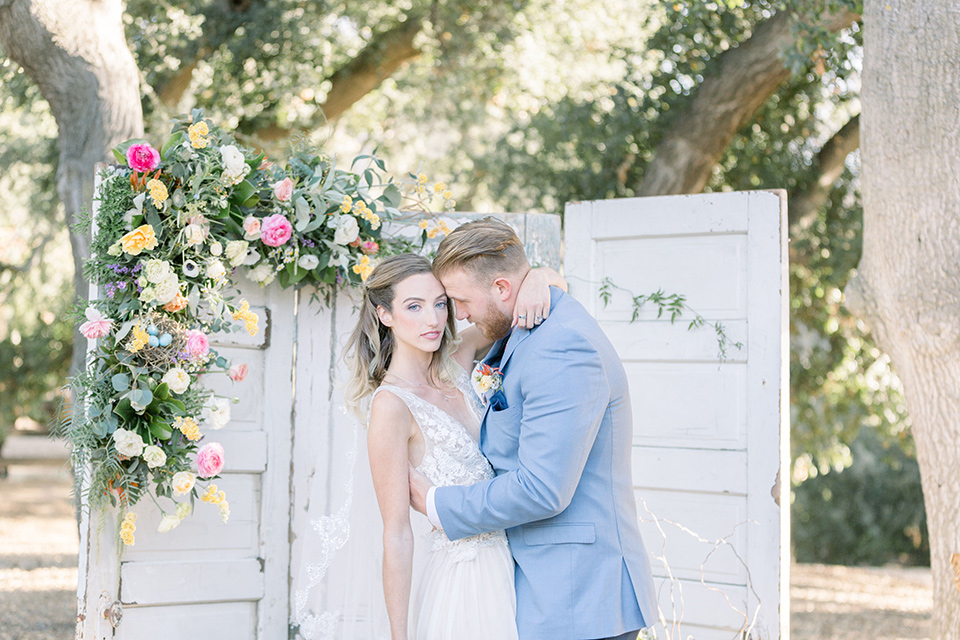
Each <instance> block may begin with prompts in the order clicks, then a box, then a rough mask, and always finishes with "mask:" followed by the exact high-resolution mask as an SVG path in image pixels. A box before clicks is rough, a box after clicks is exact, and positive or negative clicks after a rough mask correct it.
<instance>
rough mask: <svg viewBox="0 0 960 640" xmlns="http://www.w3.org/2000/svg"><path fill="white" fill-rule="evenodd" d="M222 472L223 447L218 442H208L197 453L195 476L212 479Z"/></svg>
mask: <svg viewBox="0 0 960 640" xmlns="http://www.w3.org/2000/svg"><path fill="white" fill-rule="evenodd" d="M222 470H223V447H222V446H221V445H220V443H219V442H208V443H207V444H205V445H203V446H202V447H200V450H199V451H197V475H198V476H200V477H201V478H212V477H213V476H215V475H218V474H219V473H220V472H221V471H222Z"/></svg>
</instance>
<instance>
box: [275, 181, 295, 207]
mask: <svg viewBox="0 0 960 640" xmlns="http://www.w3.org/2000/svg"><path fill="white" fill-rule="evenodd" d="M273 195H274V196H276V198H277V200H279V201H280V202H290V198H291V196H293V180H291V179H290V178H284V179H283V180H281V181H280V182H277V183H276V184H275V185H273Z"/></svg>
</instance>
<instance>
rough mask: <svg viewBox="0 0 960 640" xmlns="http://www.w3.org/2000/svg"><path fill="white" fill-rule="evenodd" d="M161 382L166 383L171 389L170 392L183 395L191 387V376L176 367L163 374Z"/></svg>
mask: <svg viewBox="0 0 960 640" xmlns="http://www.w3.org/2000/svg"><path fill="white" fill-rule="evenodd" d="M161 382H166V383H167V386H168V387H170V391H173V392H174V393H183V392H184V391H186V390H187V387H189V386H190V374H188V373H187V372H186V371H184V370H183V369H181V368H180V367H174V368H173V369H170V370H169V371H167V372H166V373H165V374H163V378H162V379H161Z"/></svg>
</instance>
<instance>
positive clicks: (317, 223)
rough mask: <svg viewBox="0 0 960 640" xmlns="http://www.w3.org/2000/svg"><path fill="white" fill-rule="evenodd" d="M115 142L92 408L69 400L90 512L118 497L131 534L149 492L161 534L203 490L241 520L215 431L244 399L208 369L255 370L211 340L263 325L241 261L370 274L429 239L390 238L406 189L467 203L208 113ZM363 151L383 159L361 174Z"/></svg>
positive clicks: (264, 277) (305, 271) (93, 263)
mask: <svg viewBox="0 0 960 640" xmlns="http://www.w3.org/2000/svg"><path fill="white" fill-rule="evenodd" d="M114 155H115V156H116V158H117V161H118V163H119V164H118V165H112V166H110V167H108V168H107V169H105V170H104V171H103V172H102V173H101V175H100V188H99V191H98V193H97V195H96V198H97V200H98V202H99V212H98V215H97V219H96V230H95V233H94V237H93V240H92V246H91V253H92V255H93V257H92V258H91V259H90V260H88V261H87V263H86V265H85V269H84V273H85V275H86V277H87V278H88V280H89V281H90V282H92V283H95V284H97V285H99V290H100V295H101V297H99V298H98V299H95V300H91V301H90V303H89V306H88V307H87V308H86V309H85V310H83V312H82V314H81V313H79V310H78V313H77V316H78V317H79V316H81V315H82V316H84V317H85V319H86V321H85V322H83V324H81V326H80V331H81V333H82V334H83V335H84V336H85V337H87V338H88V339H95V340H96V345H95V348H94V349H92V350H91V352H90V353H89V355H88V362H87V367H86V370H85V371H84V372H83V373H81V374H80V375H78V376H77V377H76V378H74V379H73V380H72V381H71V382H72V386H73V393H72V394H71V395H72V397H74V398H77V399H78V402H77V403H76V404H77V410H78V411H79V410H85V413H84V414H83V415H82V416H77V417H76V418H74V417H71V415H70V412H69V411H66V412H63V411H62V412H61V414H60V415H61V418H60V423H59V425H58V430H59V431H60V433H61V435H64V436H66V437H68V438H69V439H70V440H72V442H73V463H74V468H76V469H78V470H80V469H83V468H85V467H87V465H89V474H87V476H86V481H85V482H84V485H83V487H82V488H81V490H82V492H83V493H82V495H81V496H78V497H81V498H85V499H86V503H87V504H88V505H89V508H90V509H101V508H104V507H106V506H107V505H114V506H116V505H119V506H120V508H121V510H122V512H123V513H124V516H123V517H122V518H121V520H120V524H119V531H118V534H119V537H120V539H121V540H122V541H123V543H124V544H125V545H132V544H134V541H135V536H134V534H135V530H136V513H134V512H132V511H130V508H131V507H133V506H134V505H135V504H136V503H137V502H138V501H139V500H140V499H141V498H142V497H143V496H145V495H146V496H149V497H150V498H151V499H153V500H154V502H156V503H157V506H158V508H159V509H160V510H161V512H162V513H163V519H162V521H161V523H160V527H159V531H161V532H163V531H169V530H171V529H173V528H174V527H176V526H177V525H179V524H180V522H181V521H182V520H183V519H184V518H185V517H186V516H187V515H189V514H190V513H192V511H193V508H194V506H195V503H196V499H197V498H199V499H200V500H201V501H202V502H204V503H209V504H212V505H216V506H217V508H218V509H219V513H220V516H221V518H222V519H223V521H224V522H226V521H227V518H228V517H229V514H230V507H229V502H228V501H227V496H226V494H225V493H224V492H223V491H222V490H220V489H219V488H218V487H217V485H216V484H213V483H212V481H213V480H216V479H217V478H218V477H219V474H220V472H221V471H222V469H223V467H224V461H225V452H224V449H223V447H222V446H221V445H220V444H219V443H217V442H208V441H207V433H209V431H216V430H219V429H222V428H223V427H224V426H226V424H227V423H228V422H229V421H230V401H229V400H228V399H226V398H222V397H216V396H215V395H214V394H213V393H212V392H211V391H209V390H207V389H204V388H203V387H201V386H200V385H199V384H197V378H198V376H200V375H202V374H205V373H212V372H224V373H226V374H227V375H229V377H230V378H231V379H232V380H234V381H235V382H240V381H242V380H243V379H244V378H245V377H246V375H247V370H248V368H247V365H246V364H235V365H233V366H229V363H228V362H227V361H226V359H225V358H223V357H222V356H220V355H219V354H218V353H217V352H216V351H215V350H214V349H212V348H211V346H210V337H211V336H212V335H213V334H216V333H219V332H224V331H237V330H240V328H241V323H242V327H243V329H244V330H246V331H247V332H248V333H249V334H250V335H255V334H256V333H257V331H258V320H259V319H258V317H257V315H256V313H254V312H253V311H251V309H250V305H249V303H248V302H247V301H246V300H236V298H235V296H233V295H231V293H230V286H229V285H230V284H231V283H232V282H233V280H234V279H235V278H236V277H237V275H238V272H239V271H241V270H242V271H245V272H246V276H247V277H248V278H250V279H251V280H253V281H255V282H257V283H259V284H260V285H261V286H265V285H267V284H269V283H270V282H272V281H273V280H274V279H277V281H278V282H279V284H280V285H281V286H284V287H289V286H293V285H298V284H301V283H310V284H314V285H319V286H326V287H327V289H328V291H329V290H330V289H331V288H335V287H338V286H347V285H356V284H359V283H360V282H362V281H363V280H366V278H367V277H368V276H369V274H370V272H371V271H372V270H373V265H374V261H375V260H376V258H377V257H378V256H380V255H385V254H388V253H396V252H400V251H405V250H410V249H412V248H415V244H414V243H413V241H412V240H409V239H404V238H403V237H402V236H401V234H399V233H398V234H397V235H396V236H395V237H393V238H384V237H383V236H382V235H381V233H382V231H383V224H384V223H385V222H387V221H393V222H396V223H398V224H402V223H403V222H404V220H405V216H403V215H401V213H400V210H399V208H398V207H399V206H400V203H401V199H402V197H403V196H405V195H406V196H408V197H411V198H412V199H413V201H414V202H415V204H419V205H421V206H422V205H423V204H424V203H425V201H426V200H427V198H428V196H430V195H434V194H439V195H441V196H443V198H444V201H445V205H446V207H447V208H448V209H450V208H452V207H453V204H454V203H453V200H452V199H451V194H450V192H449V190H448V189H447V188H446V186H445V185H444V184H443V183H437V184H435V185H433V193H430V189H428V186H427V178H426V176H425V175H422V174H420V175H414V174H410V178H411V180H410V181H408V182H407V183H400V182H397V181H395V180H394V179H393V178H390V180H389V181H387V182H383V180H382V178H381V172H384V171H385V168H384V165H383V162H382V161H381V160H380V159H378V158H377V157H375V156H359V157H358V158H356V159H355V160H354V162H353V164H352V165H351V170H350V171H343V170H341V169H338V168H337V167H336V166H335V163H334V161H333V160H332V159H330V158H327V157H326V156H323V155H321V154H315V153H309V152H297V153H294V155H293V156H292V157H291V158H290V159H289V160H288V162H287V164H286V166H285V167H281V166H279V165H277V164H275V163H271V162H268V161H267V160H266V159H265V158H264V156H263V155H257V154H254V153H253V152H251V151H249V150H246V149H241V148H240V147H238V146H237V144H236V143H235V141H234V140H233V139H232V138H231V137H230V136H229V135H228V134H226V133H225V132H223V131H222V130H220V129H219V128H217V127H215V126H214V125H213V124H212V123H211V122H210V121H209V120H206V119H204V118H203V114H202V112H200V111H199V110H195V111H194V112H193V113H192V114H191V115H190V117H183V118H181V119H178V120H174V126H173V131H172V133H171V135H170V136H169V137H168V139H167V140H166V142H164V144H163V145H162V146H161V148H160V149H159V150H158V149H156V148H155V147H153V146H151V145H150V144H149V143H148V142H147V141H145V140H131V141H128V142H125V143H123V144H121V145H119V146H118V147H117V148H116V149H114ZM362 160H367V161H369V166H368V167H367V168H366V169H364V170H362V171H358V172H354V171H353V167H354V166H356V164H357V163H358V162H359V161H362ZM407 187H409V188H408V189H407V192H406V193H405V192H404V189H405V188H407ZM406 217H409V216H406ZM91 223H92V221H91V220H90V219H87V220H85V221H84V222H83V224H82V226H81V229H84V230H89V227H90V225H91ZM418 225H419V228H420V231H419V238H420V246H421V247H422V246H423V243H424V242H425V241H426V239H427V238H428V237H429V238H432V237H434V236H436V235H438V234H441V233H446V231H448V229H447V227H446V224H445V223H443V222H442V221H434V222H433V223H432V225H431V223H430V222H428V221H427V220H426V219H423V220H420V221H419V222H418ZM81 407H83V409H81ZM77 475H78V477H80V476H82V475H84V474H83V473H78V474H77ZM200 483H207V484H206V487H205V489H203V488H202V487H201V486H200ZM158 498H165V499H167V500H169V501H171V504H168V506H167V507H166V508H164V506H162V505H161V504H160V502H159V501H158Z"/></svg>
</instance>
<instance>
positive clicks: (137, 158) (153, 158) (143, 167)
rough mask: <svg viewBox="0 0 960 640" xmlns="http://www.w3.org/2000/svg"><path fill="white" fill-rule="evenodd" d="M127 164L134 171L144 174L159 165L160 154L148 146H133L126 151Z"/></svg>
mask: <svg viewBox="0 0 960 640" xmlns="http://www.w3.org/2000/svg"><path fill="white" fill-rule="evenodd" d="M127 164H128V165H129V166H130V168H131V169H133V170H134V171H140V172H141V173H146V172H148V171H153V170H154V169H156V168H157V166H159V164H160V152H159V151H157V150H156V149H154V148H153V147H151V146H150V145H149V144H133V145H130V148H129V149H127Z"/></svg>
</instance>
